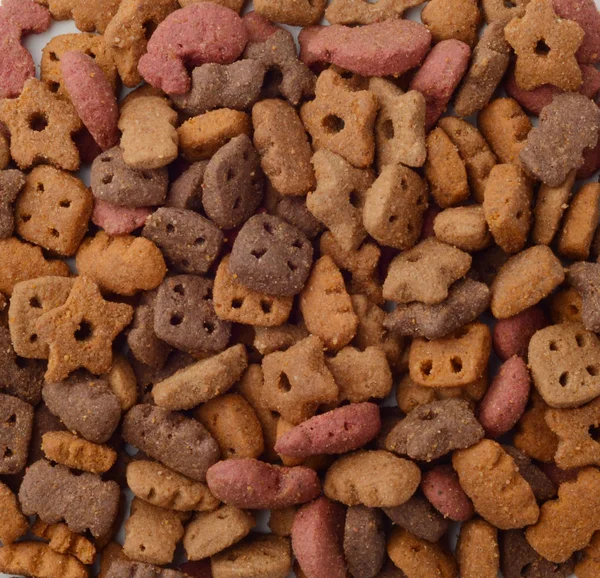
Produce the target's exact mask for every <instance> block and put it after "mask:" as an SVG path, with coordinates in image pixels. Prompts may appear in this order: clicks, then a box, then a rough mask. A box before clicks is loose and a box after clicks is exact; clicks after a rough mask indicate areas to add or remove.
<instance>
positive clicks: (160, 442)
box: [123, 404, 219, 482]
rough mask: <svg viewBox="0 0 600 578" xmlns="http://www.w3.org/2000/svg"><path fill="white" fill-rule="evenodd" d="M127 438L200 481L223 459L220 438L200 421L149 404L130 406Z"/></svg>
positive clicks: (126, 426) (149, 453)
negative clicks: (214, 435) (213, 434)
mask: <svg viewBox="0 0 600 578" xmlns="http://www.w3.org/2000/svg"><path fill="white" fill-rule="evenodd" d="M123 439H124V440H125V441H127V442H128V443H130V444H131V445H133V446H135V447H137V448H138V449H139V450H141V451H143V452H144V453H145V454H147V455H148V456H150V457H151V458H154V459H156V460H158V461H160V462H161V463H164V464H165V465H166V466H168V467H170V468H171V469H173V470H175V471H176V472H179V473H180V474H183V475H184V476H187V477H189V478H191V479H193V480H196V481H199V482H202V481H204V480H205V479H206V472H207V470H208V468H209V467H210V466H211V465H212V464H214V463H215V462H216V461H217V460H218V459H219V447H218V445H217V442H215V440H214V439H213V438H212V437H211V436H210V434H209V433H208V432H207V431H206V429H205V428H204V426H202V425H201V424H200V423H199V422H198V421H196V420H194V419H190V418H187V417H184V416H183V415H181V414H179V413H176V412H173V411H168V410H166V409H163V408H159V407H154V406H151V405H147V404H140V405H136V406H134V407H133V408H132V409H130V410H129V413H128V414H127V415H126V416H125V419H124V421H123Z"/></svg>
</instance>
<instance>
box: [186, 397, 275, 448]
mask: <svg viewBox="0 0 600 578" xmlns="http://www.w3.org/2000/svg"><path fill="white" fill-rule="evenodd" d="M194 415H195V417H196V419H197V420H199V421H200V423H202V424H203V425H204V427H205V428H206V429H207V430H208V431H209V433H210V434H211V435H212V437H213V438H215V440H216V441H217V443H218V444H219V448H220V449H221V456H222V457H223V459H230V458H235V459H238V458H258V457H260V456H261V455H262V453H263V452H264V449H265V447H264V440H263V432H262V429H261V425H260V422H259V421H258V418H257V417H256V413H255V412H254V410H253V409H252V406H251V405H250V404H249V403H248V402H247V401H246V400H245V399H244V398H243V397H242V396H241V395H239V394H236V393H233V394H227V395H221V396H219V397H215V398H213V399H211V400H209V401H207V402H206V403H204V404H202V405H201V406H200V407H199V408H198V409H197V410H196V411H195V413H194Z"/></svg>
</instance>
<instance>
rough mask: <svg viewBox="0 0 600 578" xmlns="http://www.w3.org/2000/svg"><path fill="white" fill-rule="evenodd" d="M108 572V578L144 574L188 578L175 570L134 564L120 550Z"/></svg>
mask: <svg viewBox="0 0 600 578" xmlns="http://www.w3.org/2000/svg"><path fill="white" fill-rule="evenodd" d="M108 571H109V572H110V574H109V575H108V576H110V577H111V578H127V577H131V576H134V577H138V576H144V574H145V575H148V574H149V575H150V576H152V578H187V576H188V574H184V573H183V572H177V571H176V570H169V569H168V568H161V567H160V566H154V565H152V564H145V563H143V562H134V561H133V560H130V559H129V558H127V556H125V554H123V553H122V550H121V556H120V557H119V558H118V559H116V560H115V561H114V562H112V563H111V565H110V566H109V570H108Z"/></svg>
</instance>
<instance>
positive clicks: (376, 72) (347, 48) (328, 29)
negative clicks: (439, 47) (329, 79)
mask: <svg viewBox="0 0 600 578" xmlns="http://www.w3.org/2000/svg"><path fill="white" fill-rule="evenodd" d="M298 41H299V42H300V59H301V60H302V61H303V62H304V63H305V64H307V65H308V66H311V65H312V64H316V63H325V64H327V63H329V64H336V65H337V66H341V67H342V68H345V69H346V70H349V71H350V72H354V73H356V74H360V75H362V76H388V75H400V74H404V73H405V72H406V71H407V70H410V69H411V68H414V67H415V66H418V65H419V64H420V63H421V61H422V60H423V58H424V57H425V54H427V51H428V50H429V46H430V44H431V33H430V32H429V30H427V28H426V27H425V26H423V25H422V24H419V23H418V22H412V21H411V20H400V19H394V18H392V19H390V20H385V21H384V22H377V23H375V24H367V25H366V26H359V27H356V28H352V27H349V26H341V25H339V24H334V25H333V26H309V27H307V28H304V29H303V30H302V32H300V36H299V37H298Z"/></svg>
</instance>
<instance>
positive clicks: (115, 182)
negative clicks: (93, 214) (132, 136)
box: [90, 147, 169, 207]
mask: <svg viewBox="0 0 600 578" xmlns="http://www.w3.org/2000/svg"><path fill="white" fill-rule="evenodd" d="M90 179H91V185H92V187H91V188H92V193H93V194H94V197H96V198H98V199H101V200H103V201H108V202H109V203H114V204H115V205H120V206H125V207H148V206H153V205H162V204H163V203H164V201H165V197H166V195H167V187H168V184H169V183H168V175H167V171H166V169H156V170H151V171H136V170H135V169H132V168H130V167H129V166H128V165H127V164H126V163H125V161H124V160H123V151H122V150H121V149H120V148H119V147H115V148H113V149H110V150H109V151H106V152H105V153H102V154H101V155H100V156H98V157H97V158H96V159H95V160H94V162H93V163H92V173H91V177H90Z"/></svg>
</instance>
